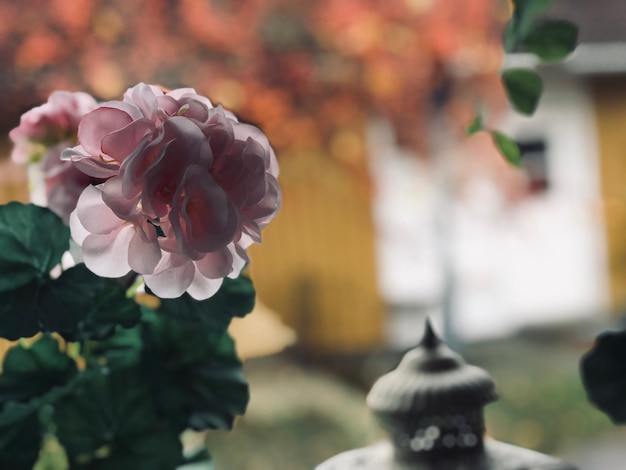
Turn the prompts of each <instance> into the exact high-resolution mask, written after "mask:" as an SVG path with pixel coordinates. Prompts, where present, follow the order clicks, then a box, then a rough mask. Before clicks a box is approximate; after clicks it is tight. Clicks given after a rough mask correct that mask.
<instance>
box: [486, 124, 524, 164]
mask: <svg viewBox="0 0 626 470" xmlns="http://www.w3.org/2000/svg"><path fill="white" fill-rule="evenodd" d="M491 139H492V140H493V143H494V145H495V146H496V148H497V149H498V152H500V155H502V156H503V157H504V158H505V159H506V160H507V161H508V162H509V163H511V164H512V165H515V166H519V165H520V163H521V161H522V156H521V153H520V149H519V147H518V145H517V144H516V143H515V141H514V140H513V139H511V138H510V137H509V136H507V135H506V134H503V133H502V132H499V131H491Z"/></svg>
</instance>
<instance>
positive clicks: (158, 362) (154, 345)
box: [141, 315, 248, 430]
mask: <svg viewBox="0 0 626 470" xmlns="http://www.w3.org/2000/svg"><path fill="white" fill-rule="evenodd" d="M211 336H212V333H211V331H210V330H204V329H202V328H197V327H196V325H194V324H189V323H181V322H178V321H175V320H171V319H167V320H164V319H163V318H162V317H157V316H156V315H155V316H153V317H152V319H151V321H148V322H147V323H146V325H145V326H144V337H143V342H144V349H143V350H142V357H141V371H142V373H143V374H144V375H145V377H146V380H147V381H148V382H149V383H150V385H151V386H150V390H151V391H152V395H153V397H154V399H155V403H156V405H157V409H158V410H159V412H161V413H162V414H163V415H164V416H166V417H167V418H168V419H169V420H170V421H172V422H174V423H177V424H178V426H180V429H181V430H182V429H185V428H188V427H189V428H192V429H195V430H203V429H230V428H231V427H232V424H233V420H234V418H235V416H236V415H240V414H243V413H244V412H245V410H246V406H247V404H248V384H247V383H246V380H245V378H244V376H243V371H242V368H241V362H240V361H239V359H237V355H236V352H235V348H234V345H233V341H232V340H231V339H230V337H229V336H228V334H223V335H222V337H221V338H219V339H217V340H215V339H213V338H211Z"/></svg>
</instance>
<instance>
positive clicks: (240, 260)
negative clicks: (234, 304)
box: [228, 243, 250, 279]
mask: <svg viewBox="0 0 626 470" xmlns="http://www.w3.org/2000/svg"><path fill="white" fill-rule="evenodd" d="M228 249H229V250H230V252H231V253H232V255H233V270H232V272H231V273H230V274H229V275H228V277H229V278H231V279H235V278H237V277H238V276H239V274H241V270H242V269H243V268H245V266H246V264H248V263H249V262H250V258H249V257H248V254H247V253H246V250H244V249H243V248H242V247H240V246H239V244H234V243H231V244H230V245H229V246H228Z"/></svg>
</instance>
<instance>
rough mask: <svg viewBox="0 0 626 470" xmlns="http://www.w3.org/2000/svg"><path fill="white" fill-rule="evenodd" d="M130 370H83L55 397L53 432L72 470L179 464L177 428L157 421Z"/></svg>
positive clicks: (159, 468)
mask: <svg viewBox="0 0 626 470" xmlns="http://www.w3.org/2000/svg"><path fill="white" fill-rule="evenodd" d="M137 375H138V373H137V371H136V370H122V371H111V370H109V369H103V370H88V371H86V372H84V373H83V374H82V376H81V377H80V380H79V381H78V382H77V385H76V386H75V387H74V390H73V393H71V394H69V395H67V396H66V397H64V398H63V399H62V400H60V401H59V402H57V404H56V405H55V410H54V420H55V423H56V425H57V437H58V439H59V442H60V443H61V444H62V445H63V447H65V450H66V451H67V455H68V459H69V460H70V463H71V465H70V466H71V468H72V469H84V470H87V469H89V470H171V469H173V468H176V467H177V465H179V464H180V463H182V461H183V459H182V445H181V442H180V439H179V436H178V432H177V431H176V430H175V429H173V428H171V427H169V426H167V425H166V423H164V422H163V421H161V420H159V419H158V417H157V416H156V414H155V412H154V407H153V405H152V402H151V400H149V399H146V398H147V397H149V391H148V390H147V389H146V388H145V386H143V384H142V383H141V382H140V381H139V380H138V379H137Z"/></svg>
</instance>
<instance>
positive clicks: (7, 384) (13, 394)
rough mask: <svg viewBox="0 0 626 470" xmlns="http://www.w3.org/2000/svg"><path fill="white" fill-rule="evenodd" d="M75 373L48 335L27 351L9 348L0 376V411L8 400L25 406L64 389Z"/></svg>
mask: <svg viewBox="0 0 626 470" xmlns="http://www.w3.org/2000/svg"><path fill="white" fill-rule="evenodd" d="M77 373H78V369H77V367H76V363H75V362H74V361H73V360H72V359H71V358H70V357H68V356H67V355H65V354H64V353H62V352H61V351H60V350H59V343H58V342H57V340H56V339H54V338H52V337H51V336H47V335H46V336H43V337H41V338H40V339H39V340H38V341H37V342H36V343H34V344H33V345H32V346H31V347H30V348H24V347H23V346H21V345H17V346H14V347H12V348H11V349H9V351H8V352H7V354H6V357H5V359H4V363H3V365H2V374H1V375H0V408H4V405H5V404H6V403H7V402H9V401H17V402H21V403H26V402H28V401H30V400H31V399H33V398H36V397H43V396H44V395H46V394H47V393H49V392H50V391H52V390H53V389H54V388H56V387H64V386H66V385H67V384H68V383H70V382H71V381H72V379H73V378H74V377H75V376H76V374H77Z"/></svg>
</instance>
